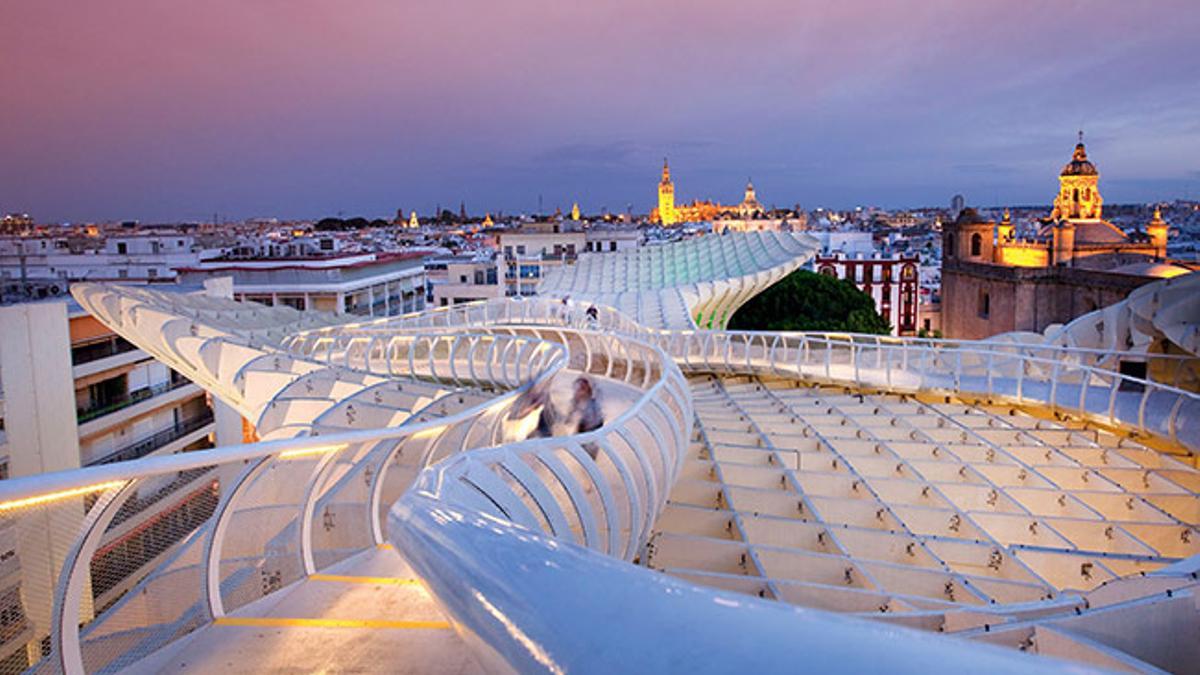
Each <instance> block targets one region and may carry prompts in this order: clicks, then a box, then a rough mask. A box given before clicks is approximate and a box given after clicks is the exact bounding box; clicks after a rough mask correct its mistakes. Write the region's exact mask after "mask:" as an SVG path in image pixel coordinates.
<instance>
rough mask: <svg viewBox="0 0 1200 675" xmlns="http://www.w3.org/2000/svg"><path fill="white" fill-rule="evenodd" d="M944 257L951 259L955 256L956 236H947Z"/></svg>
mask: <svg viewBox="0 0 1200 675" xmlns="http://www.w3.org/2000/svg"><path fill="white" fill-rule="evenodd" d="M942 255H944V256H946V257H949V256H952V255H954V234H953V233H951V234H947V235H946V250H945V251H942Z"/></svg>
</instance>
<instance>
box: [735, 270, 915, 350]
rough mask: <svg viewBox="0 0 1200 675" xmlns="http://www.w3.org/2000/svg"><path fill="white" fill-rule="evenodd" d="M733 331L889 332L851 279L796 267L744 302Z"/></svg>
mask: <svg viewBox="0 0 1200 675" xmlns="http://www.w3.org/2000/svg"><path fill="white" fill-rule="evenodd" d="M729 328H730V330H770V331H787V330H803V331H845V332H849V333H873V334H876V335H886V334H887V333H889V332H891V327H890V326H889V325H888V323H887V321H885V320H884V318H883V317H881V316H879V313H878V312H876V311H875V301H874V300H872V299H871V296H869V295H867V294H866V293H863V292H862V291H860V290H858V288H856V287H855V286H854V284H852V283H850V282H849V281H845V280H842V279H837V278H834V277H831V276H827V275H824V274H815V273H813V272H809V271H808V270H796V271H795V272H792V273H791V274H789V275H787V276H786V277H784V278H783V279H780V280H779V281H777V282H776V283H775V284H774V285H772V286H771V287H770V288H768V289H767V290H765V291H763V292H762V293H759V294H758V295H756V296H754V297H753V298H751V299H750V301H749V302H747V303H746V304H744V305H742V307H741V308H740V309H739V310H737V312H736V313H735V314H734V315H733V317H732V318H731V319H730V320H729Z"/></svg>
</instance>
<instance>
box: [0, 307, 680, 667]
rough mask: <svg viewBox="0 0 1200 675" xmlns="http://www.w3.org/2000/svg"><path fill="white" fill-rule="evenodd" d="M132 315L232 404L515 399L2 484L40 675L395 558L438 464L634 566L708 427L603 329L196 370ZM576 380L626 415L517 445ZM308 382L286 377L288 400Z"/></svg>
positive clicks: (664, 377)
mask: <svg viewBox="0 0 1200 675" xmlns="http://www.w3.org/2000/svg"><path fill="white" fill-rule="evenodd" d="M138 313H139V314H142V315H143V316H142V317H140V318H145V315H148V314H149V313H150V312H149V311H148V310H140V311H139V312H138ZM125 318H126V319H127V321H126V322H125V323H124V324H123V325H122V326H121V328H122V329H123V330H124V331H125V332H126V333H127V334H129V335H130V337H131V339H133V340H134V342H136V343H139V346H142V347H143V348H145V347H146V346H147V345H146V344H141V343H153V344H149V346H150V347H151V348H152V349H157V350H160V351H163V352H164V353H169V354H170V355H171V356H172V357H173V358H175V359H177V360H178V361H180V362H185V361H189V360H193V359H194V360H196V361H198V362H199V365H198V364H196V363H193V364H192V365H193V366H194V368H195V370H196V372H198V373H201V374H205V375H206V377H208V378H210V379H211V380H213V381H214V383H216V384H220V385H222V386H223V387H225V388H227V389H231V390H238V389H239V388H243V389H244V388H245V387H247V386H249V383H248V382H247V378H248V377H250V376H251V375H252V373H253V372H255V371H254V369H255V368H260V369H267V368H272V367H276V368H278V369H280V372H284V373H290V372H291V371H292V368H293V367H294V366H296V364H307V365H305V366H304V367H305V368H309V369H310V370H308V371H307V372H309V373H321V374H323V375H327V376H329V377H343V378H344V379H345V381H346V382H347V383H357V382H359V381H361V379H362V378H363V377H368V376H369V375H366V374H370V373H380V374H388V373H400V372H403V373H404V374H405V375H408V376H411V375H416V376H418V377H427V378H431V379H436V380H446V381H453V382H458V383H463V384H471V385H479V384H482V385H486V386H489V387H493V388H496V389H499V390H500V393H497V394H493V395H491V396H487V397H474V398H472V397H469V396H468V397H460V398H459V401H460V403H461V404H462V405H465V406H466V407H465V408H462V409H460V410H458V411H457V412H452V413H450V414H447V415H439V414H437V411H434V410H430V409H429V407H430V406H426V407H425V408H423V409H414V410H412V411H410V413H409V414H408V420H407V421H406V422H404V423H401V424H400V425H399V426H392V427H387V426H385V427H382V428H367V429H362V430H357V431H355V430H351V431H346V430H342V429H344V426H343V427H336V428H334V430H332V431H330V429H331V428H333V427H330V426H328V425H326V424H324V423H322V422H321V419H322V418H321V417H318V418H312V417H310V418H309V419H308V422H309V424H310V429H311V431H310V433H309V435H302V436H299V437H291V438H283V439H280V440H269V441H263V442H260V443H255V444H248V445H243V446H235V447H227V448H220V449H216V450H201V451H195V452H191V453H185V454H180V455H171V456H151V457H145V458H142V459H138V460H134V461H129V462H119V463H113V464H105V465H98V466H94V467H89V468H86V469H81V470H77V471H72V472H64V473H60V474H45V475H42V476H36V477H30V478H22V479H16V480H11V481H4V482H3V483H0V513H8V514H9V517H10V519H12V520H13V522H14V523H15V524H16V525H17V527H18V528H19V529H20V530H21V531H22V532H26V533H28V534H26V535H25V538H24V539H22V540H21V544H20V545H19V546H18V550H19V551H21V553H22V564H21V566H20V569H21V572H22V578H21V583H20V592H21V594H22V598H23V599H25V598H27V599H28V601H25V602H23V603H22V607H25V606H29V605H30V603H32V604H33V606H36V607H37V608H38V611H40V612H42V614H35V615H33V616H29V617H26V618H25V623H24V624H22V625H27V626H28V630H24V632H23V635H26V636H27V637H28V638H29V640H28V642H29V644H34V643H36V644H37V645H38V646H37V647H36V648H32V649H33V651H29V653H30V654H33V653H35V652H36V653H38V654H44V658H42V659H41V660H40V661H39V662H38V663H37V664H36V666H35V669H36V670H37V671H39V672H95V671H99V670H115V669H117V668H120V667H124V666H128V665H131V664H133V663H135V662H136V661H137V660H139V659H141V658H143V657H145V656H147V655H148V654H150V653H153V652H155V651H157V650H158V649H161V648H162V647H164V646H166V645H168V644H170V643H172V642H173V641H175V640H176V639H178V638H179V637H182V636H184V635H186V634H188V633H189V632H191V631H193V630H195V629H196V628H198V627H200V626H203V625H205V624H207V623H209V622H211V621H212V620H213V619H214V618H217V617H220V616H224V615H225V614H227V613H229V612H234V611H237V610H239V609H240V608H243V607H245V606H246V605H248V604H250V603H252V602H254V601H255V600H257V599H259V598H261V597H264V596H265V595H268V594H270V593H273V592H276V591H279V590H281V589H283V588H285V587H287V586H289V585H290V584H293V583H295V582H297V581H299V580H301V579H303V578H305V577H306V576H307V575H310V574H312V573H314V572H315V571H317V570H318V569H321V568H324V567H327V566H328V565H331V564H333V563H335V562H337V561H339V560H342V559H344V558H345V557H347V556H349V555H352V554H354V553H356V552H359V551H362V550H367V549H369V548H371V547H372V546H375V545H378V544H381V543H383V542H385V541H386V539H385V536H386V532H385V529H386V528H385V523H386V521H385V519H384V517H383V516H384V513H385V512H386V510H387V508H388V507H389V506H390V505H391V504H392V503H393V502H395V501H396V500H397V499H398V498H399V496H400V495H401V494H402V493H403V492H404V491H405V490H406V489H408V487H409V486H410V485H411V484H412V482H413V480H414V479H415V478H416V477H417V476H418V475H419V474H420V473H421V471H423V470H425V469H427V468H429V467H438V469H437V470H438V471H442V469H441V468H440V467H443V466H445V467H449V469H447V470H446V473H444V474H443V476H444V477H445V479H446V480H447V481H448V482H452V483H455V484H456V485H463V486H466V485H468V484H469V485H471V488H470V489H471V490H472V492H471V493H470V494H471V495H472V496H471V497H470V499H473V500H474V501H473V502H472V503H480V504H491V505H493V506H492V507H491V508H492V511H491V512H492V513H496V514H498V515H502V516H505V515H506V516H508V517H511V518H513V519H514V520H516V521H517V522H520V523H522V524H523V525H526V526H529V527H536V528H541V529H542V530H543V531H545V532H547V533H549V534H551V535H553V536H558V537H564V538H568V539H569V540H572V541H576V542H579V543H581V544H584V545H586V546H590V547H593V548H595V549H597V550H600V551H603V552H604V553H607V554H610V555H616V556H619V557H624V558H630V557H633V556H634V555H636V553H637V551H638V549H639V547H640V546H641V545H642V544H643V543H644V541H645V537H646V536H647V535H648V533H649V528H650V525H651V524H652V523H653V520H654V517H655V515H656V514H657V512H658V510H659V509H660V508H661V507H662V504H663V503H664V502H665V499H666V494H667V491H668V489H669V487H670V485H671V484H672V482H673V480H674V476H675V474H676V472H677V471H678V466H679V461H680V458H681V457H682V454H683V449H684V446H685V444H686V442H687V438H688V435H689V430H690V425H691V419H692V414H691V408H690V394H689V392H688V388H687V385H686V382H685V380H684V378H683V375H682V373H681V372H680V371H679V369H678V368H677V367H676V366H674V364H673V362H672V361H671V359H669V358H668V357H667V356H666V355H665V354H664V353H663V352H662V351H661V350H660V349H659V348H657V347H655V346H653V345H650V344H647V343H645V342H643V341H640V340H634V339H626V338H620V339H618V338H616V337H614V336H612V335H609V334H605V333H599V332H594V333H593V332H586V331H583V332H580V331H565V332H564V331H563V329H561V328H558V327H547V328H545V329H544V330H527V329H522V330H509V329H503V330H495V331H492V332H488V333H483V334H465V333H449V334H446V335H443V336H436V337H433V336H404V335H401V336H393V337H391V338H387V339H380V338H378V337H375V336H370V337H364V336H353V335H347V336H340V337H333V336H331V337H328V338H321V339H319V340H314V341H310V342H297V343H293V344H291V346H292V347H294V352H293V353H292V354H288V353H283V352H275V353H269V352H265V351H263V350H260V349H252V348H246V347H245V346H244V345H243V346H239V345H237V344H235V343H234V342H233V339H232V338H229V337H225V336H220V335H215V334H214V335H212V336H210V337H208V338H206V339H205V343H206V344H207V345H208V346H207V347H203V348H201V349H198V350H196V351H195V352H193V353H192V355H189V354H188V352H187V351H186V350H177V351H172V350H171V341H170V340H171V336H170V335H165V336H160V335H156V334H154V333H152V332H150V330H149V327H159V326H161V325H162V323H161V322H160V321H158V320H156V321H152V322H150V323H149V324H147V325H145V326H139V321H137V319H138V318H139V317H136V316H131V315H130V314H129V313H126V314H125ZM143 330H145V331H146V332H147V333H148V334H147V335H143V334H142V331H143ZM205 330H207V329H205ZM550 334H555V335H559V336H560V337H561V340H562V341H561V342H556V341H552V340H549V339H546V338H547V337H548V336H550ZM197 337H198V336H197ZM224 350H231V352H232V353H230V354H225V353H224ZM195 354H199V355H201V358H200V359H196V357H195ZM305 355H306V356H305ZM189 356H190V358H189ZM314 368H315V369H316V370H311V369H314ZM564 372H569V373H574V374H575V375H572V376H573V377H574V376H577V375H581V374H587V375H589V376H591V377H592V378H593V381H594V382H595V383H596V385H597V386H598V387H600V388H601V390H602V391H607V392H611V393H613V394H614V395H616V394H621V395H622V396H624V395H625V394H623V393H622V392H628V400H627V401H626V403H627V405H625V407H623V409H622V410H621V412H620V413H619V414H618V415H616V416H615V417H614V418H613V419H611V420H610V421H609V422H608V423H606V424H604V425H603V426H602V427H601V428H600V429H597V430H595V431H593V432H589V433H586V434H581V435H571V436H561V437H551V438H544V439H537V440H515V439H514V437H513V434H512V430H511V429H510V428H509V425H508V422H509V421H510V418H511V414H510V413H511V412H512V409H513V404H514V402H515V401H516V400H517V399H518V398H519V397H521V396H523V395H524V394H525V392H526V391H527V390H528V388H529V387H531V386H533V385H534V384H537V383H540V382H542V381H544V380H546V379H549V378H553V377H555V376H556V375H557V374H559V373H564ZM355 373H364V374H363V375H356V374H355ZM302 381H303V380H297V379H288V378H284V379H283V380H281V381H280V382H282V383H283V384H282V385H281V388H279V389H278V391H277V392H276V396H274V397H272V400H277V399H278V394H279V393H281V392H285V391H288V390H289V389H290V388H295V387H301V386H303V385H302V384H297V383H300V382H302ZM206 384H207V383H206ZM514 385H517V386H516V388H512V387H513V386H514ZM254 386H261V383H260V384H256V385H254ZM362 391H369V389H364V390H362ZM373 400H375V399H373V398H368V397H365V396H364V397H363V401H364V402H370V401H373ZM383 403H384V404H386V403H387V400H384V401H383ZM268 407H269V404H268ZM263 419H265V417H264V418H263ZM283 426H286V425H283ZM283 426H280V427H279V428H281V429H282V428H283ZM291 433H295V432H291ZM301 433H303V432H301ZM467 456H470V457H471V460H470V461H464V460H463V458H464V457H467ZM443 460H445V461H443ZM430 475H432V474H426V476H427V477H426V478H424V479H422V484H423V485H428V484H429V482H428V481H429V480H430V479H429V478H428V476H430ZM488 476H490V478H489V477H488ZM463 481H465V482H463ZM480 500H482V501H480ZM35 532H40V533H42V536H41V538H40V539H38V540H37V541H40V542H45V541H46V540H47V538H49V539H51V540H54V541H56V542H58V545H56V546H52V547H50V548H49V549H48V550H46V551H43V552H41V553H42V554H43V555H44V559H38V558H35V557H34V555H33V554H32V553H31V552H32V551H34V550H35V546H34V543H35V540H34V539H33V538H32V537H33V534H32V533H35ZM27 552H30V553H28V554H27ZM26 561H28V562H30V563H31V564H30V565H28V566H27V565H25V564H24V563H25V562H26ZM32 563H36V564H32ZM35 572H38V573H40V574H41V576H40V577H39V576H38V575H37V574H35Z"/></svg>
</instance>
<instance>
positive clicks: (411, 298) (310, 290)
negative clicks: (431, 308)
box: [179, 253, 427, 316]
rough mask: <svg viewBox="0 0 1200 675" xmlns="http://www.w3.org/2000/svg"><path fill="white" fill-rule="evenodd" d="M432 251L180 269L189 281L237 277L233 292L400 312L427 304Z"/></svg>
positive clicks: (330, 308)
mask: <svg viewBox="0 0 1200 675" xmlns="http://www.w3.org/2000/svg"><path fill="white" fill-rule="evenodd" d="M426 255H427V254H426V253H394V254H384V253H362V254H355V255H330V256H325V257H301V258H237V259H234V258H227V257H223V258H219V259H212V260H205V261H202V262H200V263H197V264H196V265H193V266H190V267H184V268H181V269H180V270H179V279H180V281H181V282H182V283H185V284H199V283H202V282H204V281H207V280H209V279H214V278H218V277H231V278H232V279H233V296H234V297H235V298H236V299H238V300H251V301H254V302H260V303H263V304H265V305H271V306H274V305H276V304H283V305H287V306H289V307H293V308H295V309H299V310H307V309H315V310H320V311H326V312H334V313H337V314H342V313H347V314H360V315H364V316H394V315H397V314H403V313H406V312H414V311H417V310H420V309H424V308H425V268H424V264H423V263H424V258H425V257H426Z"/></svg>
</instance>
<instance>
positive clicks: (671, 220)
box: [658, 157, 679, 225]
mask: <svg viewBox="0 0 1200 675" xmlns="http://www.w3.org/2000/svg"><path fill="white" fill-rule="evenodd" d="M658 219H659V220H660V221H661V222H662V224H663V225H674V224H675V223H677V222H679V215H678V214H677V213H676V212H675V184H674V183H672V182H671V167H670V166H669V165H668V164H667V158H666V157H664V158H663V169H662V180H660V181H658Z"/></svg>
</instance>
